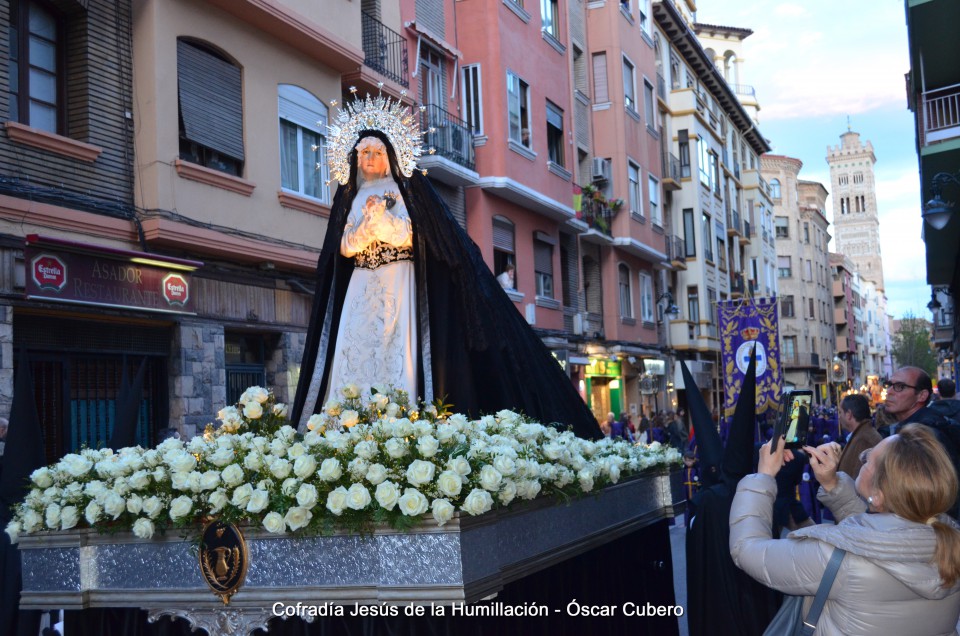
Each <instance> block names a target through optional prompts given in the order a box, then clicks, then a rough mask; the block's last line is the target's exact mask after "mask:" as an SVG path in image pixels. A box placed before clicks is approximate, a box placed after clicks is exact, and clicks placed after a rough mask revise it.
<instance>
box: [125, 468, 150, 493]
mask: <svg viewBox="0 0 960 636" xmlns="http://www.w3.org/2000/svg"><path fill="white" fill-rule="evenodd" d="M127 485H129V486H130V487H131V488H133V489H134V490H142V489H144V488H146V487H147V486H149V485H150V473H148V472H147V471H145V470H138V471H137V472H135V473H133V474H132V475H130V476H129V477H127Z"/></svg>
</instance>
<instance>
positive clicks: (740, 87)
mask: <svg viewBox="0 0 960 636" xmlns="http://www.w3.org/2000/svg"><path fill="white" fill-rule="evenodd" d="M730 88H732V89H733V92H734V93H736V94H737V95H749V96H750V97H756V96H757V91H756V89H754V88H753V86H749V85H747V84H734V85H733V86H731V87H730Z"/></svg>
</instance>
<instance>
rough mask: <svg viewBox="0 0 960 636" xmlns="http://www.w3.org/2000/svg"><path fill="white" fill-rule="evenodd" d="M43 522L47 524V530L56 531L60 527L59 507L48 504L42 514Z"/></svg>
mask: <svg viewBox="0 0 960 636" xmlns="http://www.w3.org/2000/svg"><path fill="white" fill-rule="evenodd" d="M44 521H45V522H46V524H47V527H48V528H51V529H53V530H56V529H57V528H59V527H60V506H59V505H57V504H50V505H49V506H47V509H46V511H45V513H44Z"/></svg>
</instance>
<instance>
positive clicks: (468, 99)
mask: <svg viewBox="0 0 960 636" xmlns="http://www.w3.org/2000/svg"><path fill="white" fill-rule="evenodd" d="M482 86H483V84H482V82H481V76H480V65H479V64H471V65H469V66H464V67H463V90H462V91H461V92H460V94H461V95H462V96H463V97H462V99H463V112H464V116H465V117H466V120H467V127H469V128H470V131H471V132H472V133H473V134H474V135H477V136H482V135H483V89H482Z"/></svg>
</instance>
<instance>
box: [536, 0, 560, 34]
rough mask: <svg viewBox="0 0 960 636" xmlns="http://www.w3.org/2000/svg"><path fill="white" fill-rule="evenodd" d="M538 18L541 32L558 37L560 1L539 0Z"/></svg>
mask: <svg viewBox="0 0 960 636" xmlns="http://www.w3.org/2000/svg"><path fill="white" fill-rule="evenodd" d="M540 19H541V20H542V23H541V24H542V26H541V27H540V28H541V29H543V32H544V33H546V34H547V35H549V36H550V37H552V38H554V39H555V40H559V39H560V3H559V2H558V1H557V0H540Z"/></svg>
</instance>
